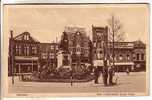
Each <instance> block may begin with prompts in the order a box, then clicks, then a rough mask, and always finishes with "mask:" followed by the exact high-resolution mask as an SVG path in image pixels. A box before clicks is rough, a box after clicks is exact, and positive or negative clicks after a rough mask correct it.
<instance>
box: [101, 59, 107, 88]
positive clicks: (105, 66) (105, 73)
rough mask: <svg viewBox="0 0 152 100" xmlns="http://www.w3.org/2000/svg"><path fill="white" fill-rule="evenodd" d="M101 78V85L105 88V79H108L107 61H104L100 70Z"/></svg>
mask: <svg viewBox="0 0 152 100" xmlns="http://www.w3.org/2000/svg"><path fill="white" fill-rule="evenodd" d="M102 77H103V84H104V86H107V79H108V67H107V60H105V61H104V66H103V68H102Z"/></svg>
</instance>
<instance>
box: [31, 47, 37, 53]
mask: <svg viewBox="0 0 152 100" xmlns="http://www.w3.org/2000/svg"><path fill="white" fill-rule="evenodd" d="M32 54H34V55H35V54H37V48H36V46H33V47H32Z"/></svg>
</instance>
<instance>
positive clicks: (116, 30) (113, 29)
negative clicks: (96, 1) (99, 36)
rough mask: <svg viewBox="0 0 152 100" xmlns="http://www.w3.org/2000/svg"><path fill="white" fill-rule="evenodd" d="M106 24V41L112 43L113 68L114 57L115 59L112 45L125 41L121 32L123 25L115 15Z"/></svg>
mask: <svg viewBox="0 0 152 100" xmlns="http://www.w3.org/2000/svg"><path fill="white" fill-rule="evenodd" d="M108 24H109V34H108V41H109V42H112V60H113V66H114V57H115V54H114V48H115V47H114V46H115V45H114V43H115V42H123V41H124V40H125V33H124V31H123V24H122V23H121V22H120V20H119V19H118V18H117V17H116V16H115V15H111V16H110V18H109V19H108ZM110 48H111V47H110Z"/></svg>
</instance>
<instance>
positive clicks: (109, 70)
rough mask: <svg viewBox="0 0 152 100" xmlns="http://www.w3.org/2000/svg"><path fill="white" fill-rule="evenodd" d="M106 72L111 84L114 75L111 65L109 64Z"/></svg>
mask: <svg viewBox="0 0 152 100" xmlns="http://www.w3.org/2000/svg"><path fill="white" fill-rule="evenodd" d="M108 74H109V85H113V84H114V83H113V75H114V70H113V67H112V66H109V68H108Z"/></svg>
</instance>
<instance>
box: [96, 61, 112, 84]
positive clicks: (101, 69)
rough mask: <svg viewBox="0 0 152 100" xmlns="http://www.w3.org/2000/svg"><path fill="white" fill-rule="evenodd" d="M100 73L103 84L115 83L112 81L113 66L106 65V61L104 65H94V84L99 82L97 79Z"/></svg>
mask: <svg viewBox="0 0 152 100" xmlns="http://www.w3.org/2000/svg"><path fill="white" fill-rule="evenodd" d="M100 73H101V74H102V79H103V83H104V86H108V85H114V84H115V83H114V82H113V76H114V73H115V72H114V67H113V66H107V65H106V62H105V64H104V66H95V69H94V75H95V79H94V83H95V84H98V83H99V81H98V79H99V76H100Z"/></svg>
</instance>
